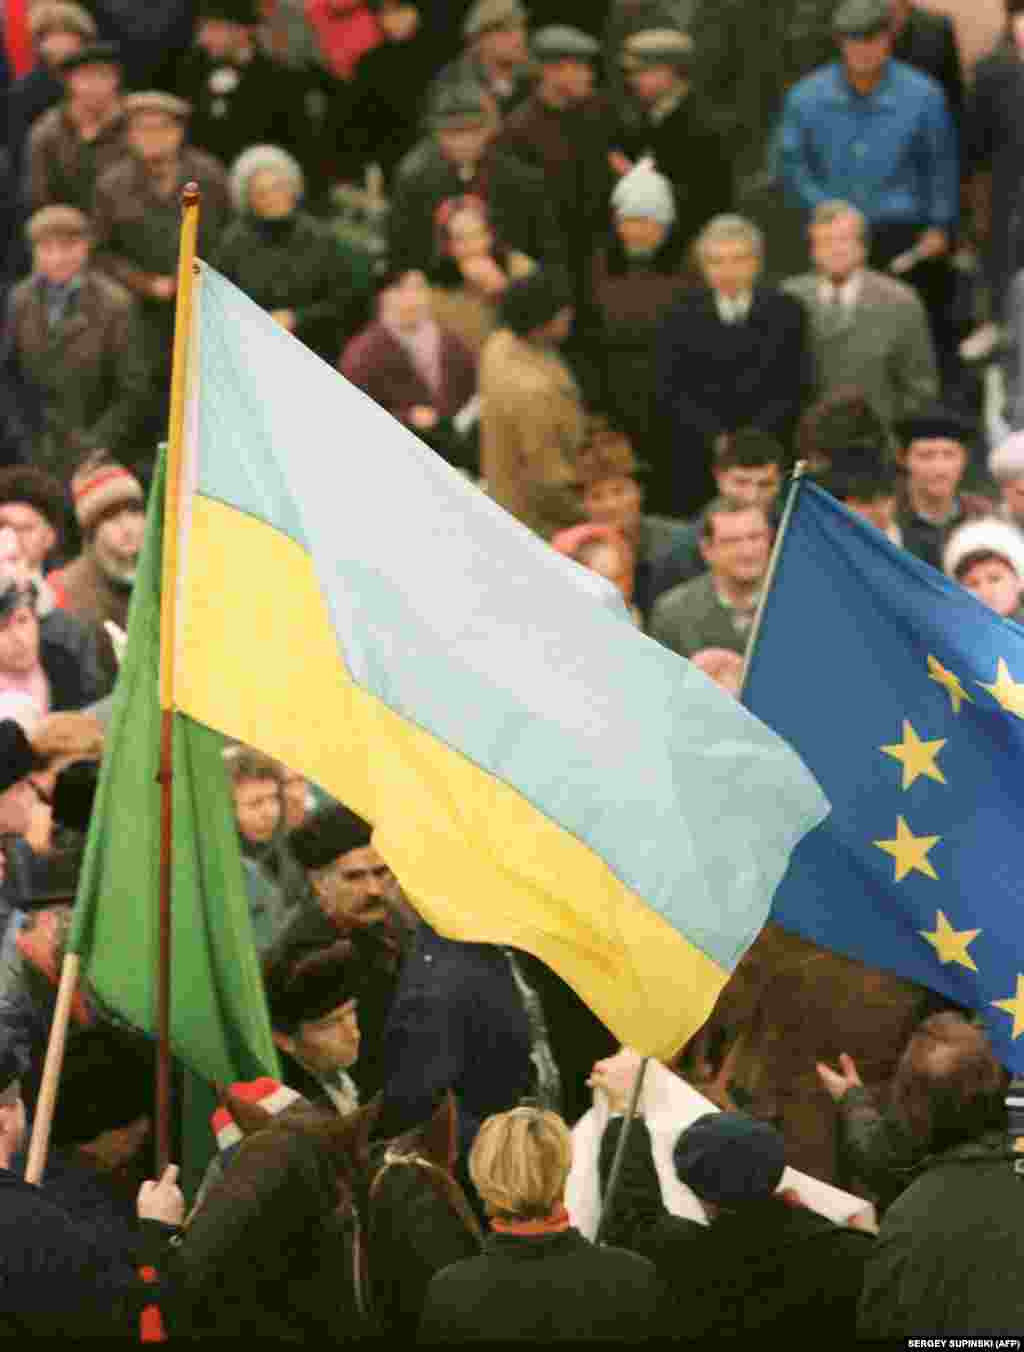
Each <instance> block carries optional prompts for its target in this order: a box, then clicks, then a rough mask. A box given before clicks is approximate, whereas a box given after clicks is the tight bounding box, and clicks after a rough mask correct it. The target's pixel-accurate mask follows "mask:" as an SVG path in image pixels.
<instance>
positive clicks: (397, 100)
mask: <svg viewBox="0 0 1024 1352" xmlns="http://www.w3.org/2000/svg"><path fill="white" fill-rule="evenodd" d="M433 58H434V53H433V52H432V50H431V37H430V35H429V34H428V33H426V32H425V31H424V30H423V28H421V29H420V30H419V32H417V34H416V35H415V36H414V37H412V38H410V39H409V40H408V41H407V42H390V41H389V40H388V39H387V38H386V37H385V39H384V41H383V42H382V43H381V44H380V45H379V46H378V47H374V48H373V49H372V50H371V51H368V52H367V53H366V54H365V55H364V56H361V57H360V58H359V64H358V66H356V71H355V75H354V77H353V80H352V87H351V90H350V91H349V99H345V100H339V99H335V100H333V101H332V103H331V107H330V109H329V110H328V114H327V116H328V129H329V130H330V128H331V124H332V114H335V117H337V114H338V113H341V112H342V109H344V113H343V118H344V121H343V123H341V125H339V126H338V127H337V128H336V138H335V139H336V140H337V142H338V144H339V145H340V146H342V147H343V148H344V153H345V156H346V160H348V159H349V158H351V160H352V162H353V164H354V165H355V166H356V167H358V169H360V170H362V171H363V172H365V170H366V167H367V166H368V165H370V164H379V165H380V167H381V169H382V170H383V172H384V178H385V182H388V183H390V182H391V179H392V178H393V176H394V172H395V170H396V169H397V168H398V165H399V163H400V162H401V160H402V159H403V158H404V157H405V156H406V155H407V154H408V153H409V151H410V150H412V148H413V146H414V145H415V144H416V142H417V141H418V140H419V139H420V136H421V135H422V125H421V113H422V109H423V100H424V93H425V91H426V88H427V85H428V84H429V83H430V80H431V78H432V76H433V74H434V71H435V69H436V66H435V65H434V62H433ZM337 120H338V121H339V122H341V118H337Z"/></svg>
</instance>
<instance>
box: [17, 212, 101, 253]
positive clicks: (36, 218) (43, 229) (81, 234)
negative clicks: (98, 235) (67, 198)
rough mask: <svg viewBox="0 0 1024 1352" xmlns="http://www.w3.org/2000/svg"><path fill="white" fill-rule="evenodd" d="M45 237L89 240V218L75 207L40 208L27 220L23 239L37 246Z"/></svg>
mask: <svg viewBox="0 0 1024 1352" xmlns="http://www.w3.org/2000/svg"><path fill="white" fill-rule="evenodd" d="M45 235H65V236H67V235H71V236H73V237H74V238H75V239H82V238H86V239H91V238H92V226H91V225H90V224H89V217H88V216H86V214H85V212H84V211H79V210H78V208H77V207H64V206H51V207H40V208H39V210H38V211H34V212H33V213H32V215H31V216H30V217H29V218H28V223H27V224H26V226H25V237H26V239H27V240H28V242H29V243H30V244H37V243H38V242H39V240H41V239H42V238H43V237H44V236H45Z"/></svg>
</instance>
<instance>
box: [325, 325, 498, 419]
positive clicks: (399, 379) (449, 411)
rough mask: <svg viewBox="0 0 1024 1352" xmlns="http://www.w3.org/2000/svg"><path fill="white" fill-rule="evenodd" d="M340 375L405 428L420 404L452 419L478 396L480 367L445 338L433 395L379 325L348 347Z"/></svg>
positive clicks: (449, 337)
mask: <svg viewBox="0 0 1024 1352" xmlns="http://www.w3.org/2000/svg"><path fill="white" fill-rule="evenodd" d="M338 367H339V370H340V371H341V372H342V374H343V375H344V376H345V378H346V379H347V380H351V382H352V384H353V385H358V386H359V388H360V389H361V390H365V391H366V393H367V394H368V395H369V396H370V398H371V399H373V400H374V401H375V402H376V403H378V404H380V406H381V408H385V409H387V411H388V412H389V413H390V414H391V415H392V417H395V418H398V419H400V420H401V421H402V422H405V421H407V420H408V417H409V411H410V409H412V408H415V407H416V405H417V404H423V405H427V406H429V407H432V408H435V409H436V410H437V412H438V413H439V414H440V416H441V417H442V418H451V417H454V415H455V414H456V413H458V411H459V410H460V409H461V408H462V407H463V405H464V404H467V403H468V402H469V401H470V399H472V398H473V395H474V394H475V393H476V362H475V360H474V358H473V354H472V353H471V352H470V351H469V349H468V348H467V347H466V345H465V344H464V343H463V342H462V341H461V340H460V339H458V338H456V337H455V336H454V335H453V334H450V333H443V332H442V335H441V384H440V387H439V388H438V389H437V390H431V389H430V387H429V385H427V383H426V381H425V380H424V379H423V377H422V376H421V375H420V374H419V372H418V371H417V370H416V368H415V366H414V365H413V362H412V358H411V357H410V356H409V354H408V353H407V352H406V351H405V349H404V348H403V347H402V345H401V343H400V342H399V341H398V339H397V338H395V337H394V335H393V334H392V333H390V332H389V330H388V329H387V328H385V326H384V325H383V324H381V323H380V322H379V321H376V320H375V321H374V322H373V323H372V324H369V325H367V327H366V328H365V329H363V331H362V333H357V334H356V336H355V337H354V338H353V339H352V340H351V342H349V343H348V344H346V346H345V350H344V352H343V353H342V354H341V360H340V361H339V363H338Z"/></svg>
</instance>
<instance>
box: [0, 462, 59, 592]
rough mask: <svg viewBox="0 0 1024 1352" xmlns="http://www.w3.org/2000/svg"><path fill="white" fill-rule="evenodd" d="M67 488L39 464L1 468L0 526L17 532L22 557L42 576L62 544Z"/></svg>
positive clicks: (34, 575)
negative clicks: (61, 536)
mask: <svg viewBox="0 0 1024 1352" xmlns="http://www.w3.org/2000/svg"><path fill="white" fill-rule="evenodd" d="M63 520H64V490H63V488H62V487H61V485H60V482H59V481H58V480H57V479H55V478H54V477H53V475H52V474H47V472H46V471H45V470H43V469H39V468H38V467H37V466H35V465H12V466H11V467H10V468H9V469H3V470H0V528H5V529H9V530H12V531H14V533H15V535H16V536H17V537H18V544H19V547H20V550H21V557H22V559H23V561H24V564H25V567H26V568H27V569H28V572H29V574H30V575H31V576H33V577H39V576H40V575H41V574H42V572H43V569H44V567H45V566H46V563H47V561H48V560H49V558H50V556H51V555H52V554H53V552H54V550H55V549H56V548H57V547H58V545H59V544H60V535H61V527H62V524H63Z"/></svg>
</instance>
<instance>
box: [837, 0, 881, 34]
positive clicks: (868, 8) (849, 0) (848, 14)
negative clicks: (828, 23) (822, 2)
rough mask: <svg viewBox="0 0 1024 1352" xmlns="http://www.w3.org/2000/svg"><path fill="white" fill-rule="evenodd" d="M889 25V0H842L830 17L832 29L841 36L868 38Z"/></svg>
mask: <svg viewBox="0 0 1024 1352" xmlns="http://www.w3.org/2000/svg"><path fill="white" fill-rule="evenodd" d="M891 27H892V9H891V7H890V5H889V0H843V3H842V4H841V5H840V6H839V8H838V9H837V10H836V12H835V16H834V17H833V19H832V29H833V31H834V32H835V33H836V34H837V35H838V36H839V37H842V38H870V37H874V35H875V34H876V33H881V32H882V30H883V29H886V28H891Z"/></svg>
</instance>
